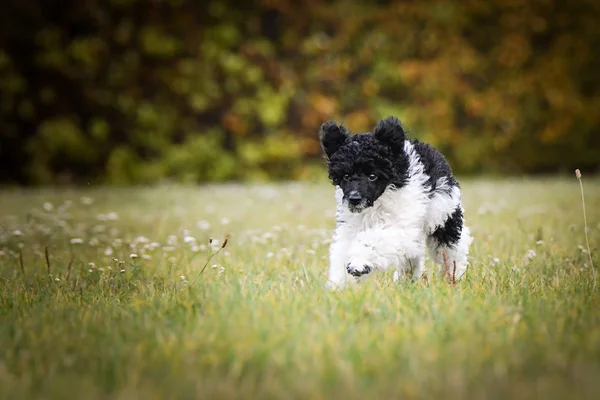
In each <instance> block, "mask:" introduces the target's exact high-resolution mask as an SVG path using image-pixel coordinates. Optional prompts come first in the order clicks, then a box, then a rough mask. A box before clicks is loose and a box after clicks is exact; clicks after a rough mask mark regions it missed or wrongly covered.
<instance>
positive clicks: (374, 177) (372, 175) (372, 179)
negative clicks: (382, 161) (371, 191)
mask: <svg viewBox="0 0 600 400" xmlns="http://www.w3.org/2000/svg"><path fill="white" fill-rule="evenodd" d="M369 180H370V181H371V182H373V181H376V180H377V175H375V174H371V175H369Z"/></svg>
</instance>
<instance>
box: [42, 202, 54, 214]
mask: <svg viewBox="0 0 600 400" xmlns="http://www.w3.org/2000/svg"><path fill="white" fill-rule="evenodd" d="M43 207H44V210H46V211H47V212H50V211H52V209H53V208H54V206H52V203H49V202H45V203H44V205H43Z"/></svg>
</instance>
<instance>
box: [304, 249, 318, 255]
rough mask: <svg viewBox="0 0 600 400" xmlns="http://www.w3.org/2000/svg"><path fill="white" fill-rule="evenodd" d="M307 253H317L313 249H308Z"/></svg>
mask: <svg viewBox="0 0 600 400" xmlns="http://www.w3.org/2000/svg"><path fill="white" fill-rule="evenodd" d="M306 252H307V253H308V254H316V252H315V251H314V250H313V249H307V250H306Z"/></svg>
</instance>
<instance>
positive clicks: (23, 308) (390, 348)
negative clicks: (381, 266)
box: [0, 133, 600, 400]
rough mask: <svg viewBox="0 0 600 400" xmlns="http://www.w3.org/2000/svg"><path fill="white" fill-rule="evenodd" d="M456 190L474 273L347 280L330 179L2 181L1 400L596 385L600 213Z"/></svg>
mask: <svg viewBox="0 0 600 400" xmlns="http://www.w3.org/2000/svg"><path fill="white" fill-rule="evenodd" d="M210 134H212V133H210ZM210 134H209V135H210ZM194 137H197V136H194ZM190 146H195V145H194V144H193V143H190ZM182 147H183V146H182ZM199 151H202V150H199ZM586 179H587V178H586V176H584V188H585V195H586V200H587V203H588V204H598V203H599V202H600V185H598V183H599V181H598V180H593V181H589V180H586ZM462 183H463V195H464V201H465V212H466V218H467V221H469V225H470V227H471V228H472V231H473V235H474V237H475V238H476V240H475V242H474V243H473V247H472V252H471V255H472V259H471V266H470V268H469V270H468V272H467V275H466V277H465V280H464V281H462V282H460V283H459V284H458V285H456V286H451V285H449V284H447V283H446V281H445V280H442V279H437V277H436V276H435V275H434V274H433V272H432V271H433V268H435V267H434V265H433V264H432V263H431V262H430V261H428V262H427V265H426V266H427V269H428V272H429V280H428V282H418V283H412V282H403V283H398V284H395V283H393V282H392V277H391V275H392V274H391V271H388V273H379V274H377V275H374V276H372V277H370V278H369V279H368V280H366V281H365V282H363V283H362V284H360V285H356V286H353V287H349V288H348V289H347V290H343V291H340V292H332V291H328V290H326V289H325V287H324V282H325V278H326V271H327V267H328V259H327V258H328V245H329V243H330V240H331V234H332V228H333V227H334V225H335V215H334V214H335V199H334V195H333V188H332V187H331V186H330V185H328V184H327V185H325V184H318V185H308V184H282V185H274V184H266V185H265V184H261V185H256V186H255V185H226V186H219V185H211V186H203V187H201V188H198V187H194V186H186V187H178V186H173V185H168V186H162V187H161V186H158V187H157V186H155V187H152V188H135V189H132V188H87V189H73V190H68V191H65V190H54V189H35V190H14V191H3V192H2V193H0V209H1V210H2V211H3V214H4V215H3V217H2V219H1V220H0V222H1V223H0V344H1V345H0V399H7V400H8V399H32V398H44V399H64V398H71V397H73V393H83V394H85V395H84V397H85V398H89V399H106V398H120V399H164V398H176V399H179V398H190V399H191V398H210V399H223V398H225V399H232V398H236V399H281V398H286V399H287V398H292V399H296V398H298V399H299V398H311V399H333V398H340V399H352V400H353V399H388V398H389V399H465V398H481V399H519V400H520V399H532V398H543V399H563V398H577V399H595V398H597V397H598V396H597V394H598V392H599V391H600V381H599V380H598V371H599V370H600V358H599V357H598V354H600V311H599V309H598V306H599V304H600V292H599V291H598V273H599V272H600V271H599V268H598V266H599V265H600V258H599V257H598V243H599V240H600V225H599V224H598V221H599V220H600V208H598V207H588V214H587V216H588V225H589V231H588V234H589V239H590V246H591V250H592V251H591V256H592V257H593V262H594V267H592V266H591V264H590V262H589V258H588V254H586V253H585V252H584V251H583V250H584V247H580V245H581V244H584V245H585V239H584V224H583V217H582V213H581V204H580V197H579V196H580V194H579V186H578V184H577V180H576V179H575V177H574V176H573V177H572V178H571V179H570V181H561V180H555V179H552V180H550V179H548V180H541V181H536V180H520V181H514V180H513V181H504V180H503V181H497V182H490V181H489V180H485V181H483V180H482V181H469V180H466V181H463V182H462ZM240 199H243V201H240ZM324 210H326V211H327V212H326V214H324ZM226 233H230V238H229V241H228V244H227V246H226V247H225V248H224V249H223V250H222V251H221V252H220V253H219V254H218V255H217V256H216V257H213V258H212V260H211V261H210V262H209V263H208V267H207V268H206V270H205V271H204V273H203V274H202V275H199V272H200V271H201V270H202V268H203V266H204V265H205V263H206V262H207V259H208V258H209V254H210V253H211V251H209V238H211V237H212V238H214V239H215V240H214V241H213V243H212V246H210V247H212V251H216V250H217V249H219V248H220V247H221V240H222V238H223V236H224V234H226ZM46 247H47V248H48V260H49V264H47V263H46V256H45V248H46ZM132 254H133V255H135V256H137V257H135V256H132ZM20 255H22V256H20ZM21 260H22V263H21Z"/></svg>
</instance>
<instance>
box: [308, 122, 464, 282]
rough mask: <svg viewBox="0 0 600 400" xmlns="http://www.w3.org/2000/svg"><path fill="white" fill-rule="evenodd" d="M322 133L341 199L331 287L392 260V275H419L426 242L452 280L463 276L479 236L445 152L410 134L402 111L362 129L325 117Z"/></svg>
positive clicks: (332, 252) (389, 265) (387, 265)
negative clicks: (467, 215)
mask: <svg viewBox="0 0 600 400" xmlns="http://www.w3.org/2000/svg"><path fill="white" fill-rule="evenodd" d="M319 139H320V142H321V148H322V149H323V152H324V154H325V157H326V160H327V166H328V170H329V178H330V179H331V181H332V183H333V185H334V186H335V188H336V191H335V194H336V200H337V212H336V229H335V233H334V236H333V241H332V244H331V247H330V266H329V279H328V286H329V287H333V288H338V287H342V286H343V285H344V284H345V283H346V282H347V280H348V279H349V278H351V277H362V276H365V275H369V274H371V273H372V272H374V271H377V270H381V271H383V270H387V269H389V268H392V267H394V268H395V272H394V280H398V279H399V278H400V277H404V276H406V275H407V274H411V275H412V277H413V279H415V280H416V279H419V278H420V277H421V276H422V275H423V268H424V257H425V248H427V249H428V250H429V254H430V256H431V258H433V260H434V261H435V262H436V263H437V264H438V265H439V266H440V267H439V270H440V273H445V272H446V266H445V265H446V263H447V264H448V265H449V266H452V267H451V271H450V274H451V279H457V280H458V279H460V278H461V277H462V275H463V274H464V272H465V271H466V269H467V266H468V260H467V256H468V254H469V246H470V245H471V242H472V240H473V239H472V237H471V235H470V231H469V228H468V227H467V226H465V221H464V216H463V208H462V204H461V191H460V187H459V184H458V182H457V181H456V179H455V178H454V176H453V175H452V170H451V168H450V166H449V165H448V163H447V162H446V160H445V158H444V156H442V154H440V153H439V152H438V151H437V150H435V149H434V148H433V147H431V146H429V145H428V144H425V143H421V142H419V141H417V140H415V139H413V140H408V139H407V138H406V132H405V130H404V128H403V126H402V124H401V123H400V121H399V120H398V119H397V118H396V117H388V118H386V119H383V120H381V121H379V123H378V124H377V126H376V127H375V128H374V129H373V132H369V133H364V134H358V135H350V134H349V132H348V131H347V130H346V128H344V127H343V126H342V125H338V124H337V123H336V122H335V121H329V122H325V123H324V124H323V125H322V126H321V130H320V133H319ZM444 258H445V259H446V260H444ZM454 265H456V267H454Z"/></svg>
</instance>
